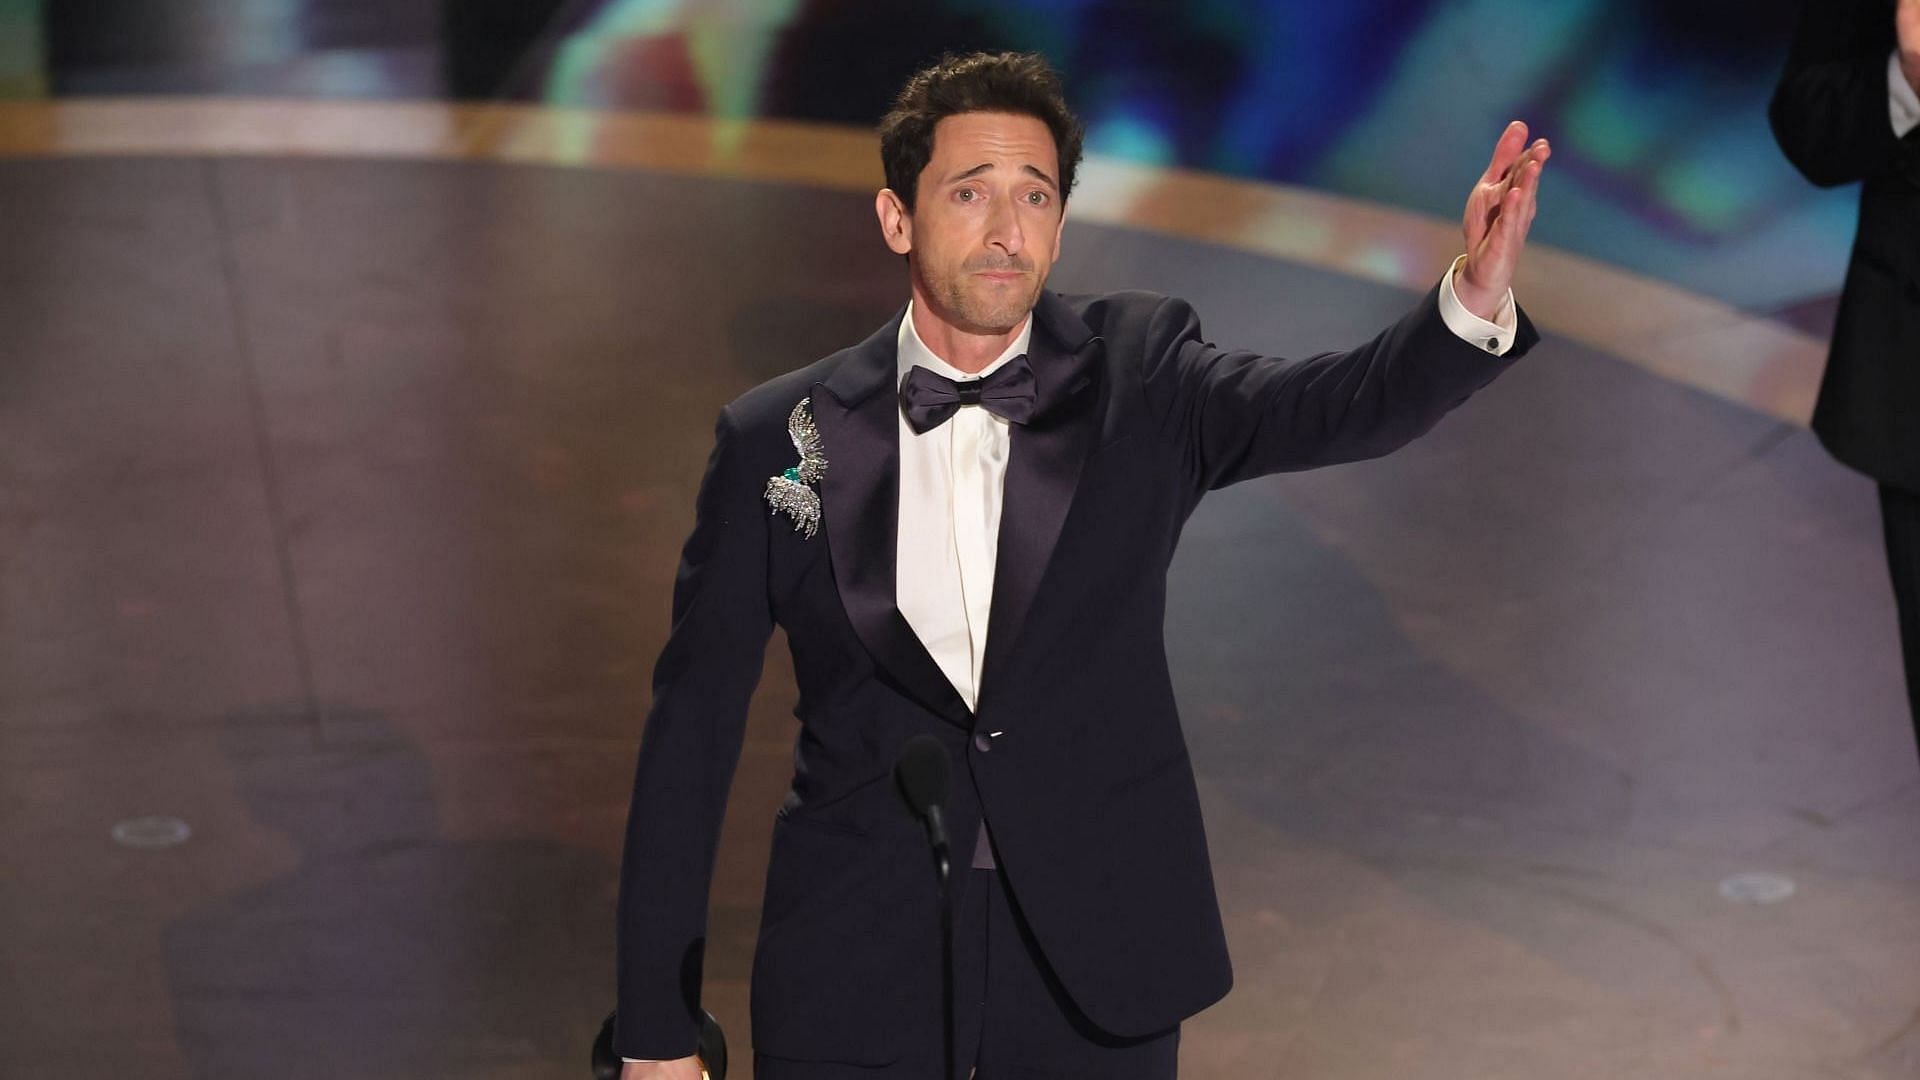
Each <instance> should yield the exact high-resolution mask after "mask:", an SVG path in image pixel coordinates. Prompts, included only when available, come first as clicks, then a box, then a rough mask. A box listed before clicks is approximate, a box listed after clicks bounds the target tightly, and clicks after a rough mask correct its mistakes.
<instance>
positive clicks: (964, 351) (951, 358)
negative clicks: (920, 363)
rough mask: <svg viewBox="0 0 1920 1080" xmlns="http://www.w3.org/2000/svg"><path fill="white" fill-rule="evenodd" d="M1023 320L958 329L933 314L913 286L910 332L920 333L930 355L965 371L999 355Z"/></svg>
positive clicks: (1022, 325)
mask: <svg viewBox="0 0 1920 1080" xmlns="http://www.w3.org/2000/svg"><path fill="white" fill-rule="evenodd" d="M1032 317H1033V316H1032V313H1028V315H1027V318H1029V319H1030V318H1032ZM1026 324H1027V320H1026V319H1021V320H1020V321H1019V322H1017V323H1014V324H1013V326H1012V327H1010V328H1008V329H1006V330H1003V331H993V332H989V333H984V334H982V333H975V332H973V331H970V330H965V329H962V328H961V327H958V326H955V325H953V324H952V323H950V322H948V321H946V320H945V319H943V318H941V317H940V316H939V315H937V314H935V313H934V310H933V305H932V304H929V303H928V302H927V298H926V296H925V294H923V293H922V292H921V291H920V288H919V285H918V284H916V285H915V286H914V290H913V332H914V333H916V334H918V335H920V342H921V344H923V345H925V346H926V347H927V348H928V349H930V350H932V351H933V355H935V356H937V357H939V358H940V359H942V360H945V361H946V362H947V363H949V364H952V365H953V366H954V367H955V368H957V369H959V370H960V371H964V372H966V373H967V374H969V375H972V374H975V373H976V372H979V371H980V370H982V369H983V368H985V367H986V366H987V365H988V364H991V363H993V362H994V361H995V360H998V359H1000V354H1001V353H1004V352H1006V351H1007V347H1008V346H1009V345H1012V344H1013V340H1014V339H1015V338H1017V337H1019V336H1020V329H1021V328H1022V327H1024V326H1025V325H1026Z"/></svg>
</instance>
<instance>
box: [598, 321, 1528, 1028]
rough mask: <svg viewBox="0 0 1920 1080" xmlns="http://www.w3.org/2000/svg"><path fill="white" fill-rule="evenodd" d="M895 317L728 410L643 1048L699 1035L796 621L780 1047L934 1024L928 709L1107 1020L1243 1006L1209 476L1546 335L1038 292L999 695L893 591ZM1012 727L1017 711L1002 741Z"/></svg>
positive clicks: (706, 522)
mask: <svg viewBox="0 0 1920 1080" xmlns="http://www.w3.org/2000/svg"><path fill="white" fill-rule="evenodd" d="M898 329H899V317H898V316H896V317H895V319H894V320H893V322H891V323H889V324H888V325H887V326H885V327H882V328H881V329H880V330H879V331H878V332H876V333H875V334H874V335H873V336H872V337H871V338H869V339H868V340H867V341H865V342H863V343H862V344H860V345H857V346H855V347H853V348H851V349H847V350H844V351H842V352H839V353H835V354H834V355H832V356H829V357H827V358H826V359H824V360H821V361H819V362H818V363H815V364H813V365H812V366H810V367H807V368H804V369H802V370H799V371H795V372H792V373H789V374H787V375H784V376H782V377H780V378H777V379H774V380H773V381H771V382H769V383H766V384H764V385H762V386H760V387H758V388H757V389H754V390H753V391H751V392H749V393H747V394H746V395H745V396H743V397H741V398H740V399H739V400H737V401H735V402H733V403H732V404H730V405H728V406H727V407H726V408H725V409H724V410H723V411H722V413H721V416H720V421H719V425H718V430H717V433H716V437H715V445H714V449H713V454H712V457H711V459H710V460H709V462H708V466H707V473H706V478H705V480H704V481H703V483H702V485H701V490H700V496H699V501H698V506H697V522H696V524H695V526H694V530H693V534H692V536H691V537H690V538H689V539H688V541H687V545H686V550H685V553H684V556H683V559H682V562H681V566H680V572H679V578H678V581H677V583H676V585H675V589H674V601H673V629H672V634H671V636H670V638H669V639H668V642H667V645H666V648H665V650H664V651H663V652H662V654H661V657H660V660H659V664H658V667H657V669H656V672H655V676H654V699H653V706H652V710H651V712H650V714H649V716H648V719H647V724H646V729H645V732H644V736H643V738H642V741H641V749H640V758H639V766H638V771H637V776H636V778H635V783H634V796H633V804H632V813H631V816H630V819H629V823H628V827H627V836H626V854H625V860H624V864H623V866H622V871H621V890H620V902H619V958H618V963H619V1032H618V1038H617V1042H616V1045H617V1048H618V1049H619V1051H620V1052H621V1053H622V1054H624V1055H626V1056H629V1057H640V1058H672V1057H679V1056H684V1055H687V1054H690V1053H692V1052H693V1049H694V1044H695V1039H696V1034H697V1030H696V1023H695V1017H697V1015H698V1012H697V1010H698V999H699V987H700V970H701V952H702V948H703V943H704V935H705V927H706V906H707V896H708V888H709V883H710V879H711V875H712V870H713V860H714V855H715V849H716V845H717V838H718V835H719V830H720V820H721V814H722V811H723V808H724V806H725V803H726V798H727V788H728V785H729V783H730V781H731V778H732V774H733V769H734V766H735V764H736V763H737V761H738V757H739V752H740V743H741V738H742V730H743V727H744V723H745V714H746V708H747V702H748V698H749V697H750V695H751V693H752V691H753V687H754V684H755V683H756V681H757V680H758V677H759V672H760V669H761V665H762V661H763V658H764V650H765V647H766V643H767V640H768V638H769V635H770V634H771V631H772V628H773V626H774V625H775V624H776V623H777V624H778V625H780V626H781V627H783V628H784V629H785V631H786V636H787V640H788V642H789V644H790V646H791V648H792V652H793V668H794V673H795V676H796V680H797V682H798V684H799V702H798V704H797V706H796V708H795V710H794V711H795V714H796V715H797V716H798V717H799V719H800V731H799V736H798V743H797V746H796V750H795V765H794V778H793V787H792V791H791V793H790V794H789V796H788V797H787V800H786V803H785V805H784V806H783V807H782V809H781V811H780V813H779V815H778V817H777V820H776V821H775V822H774V825H773V828H774V838H773V854H772V859H771V862H770V865H769V867H768V873H767V886H766V896H765V902H764V907H763V910H762V917H761V929H760V938H759V944H758V948H757V951H756V954H755V959H754V970H753V991H752V999H753V1006H752V1009H753V1042H754V1046H755V1048H756V1049H757V1050H759V1051H761V1052H764V1053H768V1054H773V1055H776V1056H780V1057H787V1058H795V1059H802V1060H822V1061H835V1062H846V1063H851V1064H869V1065H870V1064H880V1063H884V1062H887V1061H891V1060H893V1059H894V1058H896V1057H898V1056H899V1055H900V1054H901V1053H902V1052H903V1050H904V1049H905V1048H906V1047H908V1046H910V1045H913V1041H915V1040H929V1039H934V1040H937V1039H938V1038H939V1031H940V1027H939V1015H940V1013H939V1010H940V1007H941V995H940V988H939V972H940V947H939V937H938V933H939V930H938V925H939V917H938V909H937V908H936V906H935V904H936V899H935V882H934V873H933V870H932V866H931V860H930V858H929V856H928V854H927V849H926V839H925V836H924V834H923V832H922V831H921V828H920V826H919V825H918V823H917V822H916V821H915V820H914V819H913V818H911V817H910V815H909V814H908V812H907V810H906V809H905V807H904V805H903V804H902V800H901V797H900V795H899V794H898V793H897V791H896V790H895V785H894V783H893V781H892V769H893V765H894V762H895V760H896V759H897V757H898V755H899V753H900V750H901V748H902V746H903V745H904V744H905V743H906V741H907V740H908V739H909V738H911V737H913V736H914V735H918V734H922V733H929V734H932V735H935V736H937V737H938V738H939V739H940V740H941V742H943V743H945V744H946V747H947V750H948V753H949V754H950V755H951V756H952V758H953V760H954V763H955V783H954V791H953V799H952V804H951V807H950V810H949V817H948V821H949V828H950V830H951V834H952V837H953V848H954V851H955V852H956V853H957V854H958V856H959V857H960V858H961V860H962V861H964V859H965V857H966V853H968V852H971V851H972V850H973V844H974V839H975V833H976V831H977V829H978V828H979V826H980V821H981V819H982V817H983V816H984V817H985V818H986V820H987V821H989V822H990V823H991V826H992V831H993V837H994V842H995V851H996V853H997V855H998V859H999V863H1000V866H1001V868H1002V869H1003V871H1004V872H1005V873H1006V875H1007V877H1008V880H1009V882H1010V883H1011V887H1012V890H1013V892H1014V894H1015V897H1016V900H1017V902H1018V903H1019V905H1020V907H1021V910H1022V911H1023V913H1024V914H1025V916H1026V918H1027V920H1028V922H1029V923H1030V924H1031V926H1032V929H1033V933H1034V935H1035V937H1036V939H1037V941H1038V943H1039V945H1040V947H1041V950H1042V952H1043V954H1044V955H1045V957H1046V959H1047V961H1048V962H1049V964H1050V966H1051V967H1052V968H1053V969H1054V971H1055V973H1056V974H1057V975H1058V977H1059V980H1060V983H1061V984H1062V985H1063V986H1064V988H1065V989H1066V991H1067V992H1068V993H1069V994H1070V995H1071V997H1072V999H1073V1001H1074V1002H1075V1003H1076V1004H1077V1005H1078V1006H1079V1007H1080V1009H1081V1010H1082V1011H1083V1012H1084V1013H1085V1014H1086V1015H1087V1017H1088V1018H1090V1019H1091V1020H1092V1021H1094V1023H1096V1024H1097V1025H1098V1026H1100V1027H1101V1028H1103V1029H1105V1030H1107V1031H1109V1032H1111V1033H1113V1034H1116V1035H1122V1036H1130V1035H1139V1034H1145V1033H1149V1032H1155V1031H1161V1030H1164V1029H1167V1028H1170V1027H1172V1026H1173V1025H1175V1024H1177V1023H1179V1022H1180V1021H1181V1020H1182V1019H1184V1018H1185V1017H1188V1016H1191V1015H1192V1014H1194V1013H1196V1012H1198V1011H1199V1010H1201V1009H1203V1008H1205V1007H1206V1006H1207V1005H1209V1004H1211V1003H1213V1002H1214V1001H1217V1000H1218V999H1219V998H1220V997H1221V996H1222V995H1224V994H1225V993H1226V992H1227V989H1228V987H1229V985H1230V984H1231V982H1232V972H1231V969H1230V968H1229V965H1228V960H1227V950H1226V941H1225V937H1224V934H1223V932H1222V928H1221V922H1220V914H1219V910H1218V906H1217V903H1216V901H1215V897H1214V888H1213V878H1212V871H1211V868H1210V866H1209V864H1208V859H1207V843H1206V836H1205V834H1204V833H1203V831H1202V826H1201V819H1200V807H1199V800H1198V796H1197V793H1196V790H1195V786H1194V777H1193V772H1192V768H1191V766H1190V764H1189V762H1188V757H1187V749H1186V745H1185V741H1184V739H1183V737H1182V734H1181V729H1180V722H1179V718H1178V715H1177V714H1176V711H1175V706H1174V695H1173V687H1172V683H1171V680H1170V678H1169V676H1168V671H1167V661H1166V652H1165V647H1164V644H1163V640H1162V635H1163V624H1164V612H1165V607H1166V604H1165V599H1166V573H1167V567H1168V563H1169V562H1170V561H1171V559H1172V558H1173V552H1174V546H1175V544H1176V543H1177V542H1178V540H1179V538H1180V530H1181V528H1182V526H1183V524H1184V523H1185V522H1186V520H1187V517H1188V515H1189V514H1191V513H1192V511H1193V508H1194V506H1195V505H1196V504H1197V503H1198V502H1199V501H1200V497H1201V496H1202V495H1203V494H1205V493H1206V492H1207V491H1209V490H1212V489H1214V488H1218V487H1222V486H1224V485H1226V484H1230V483H1233V482H1235V481H1238V480H1245V479H1247V478H1249V477H1254V476H1260V475H1262V474H1266V473H1273V472H1277V471H1282V470H1290V469H1306V468H1312V467H1314V466H1318V465H1330V464H1333V463H1336V462H1343V461H1354V460H1358V459H1362V458H1370V457H1375V456H1378V455H1380V454H1385V453H1387V452H1389V451H1391V450H1393V449H1394V448H1396V447H1398V446H1401V445H1402V444H1404V443H1406V442H1407V441H1408V440H1410V439H1413V438H1414V437H1416V436H1418V435H1420V434H1422V433H1423V432H1425V431H1426V430H1427V429H1428V428H1430V427H1432V425H1433V424H1434V423H1435V422H1436V421H1437V420H1439V418H1440V417H1441V415H1442V414H1444V413H1445V412H1447V411H1448V410H1449V409H1451V408H1453V407H1454V406H1456V405H1458V404H1460V403H1461V402H1463V401H1465V400H1466V399H1467V397H1468V396H1469V395H1471V394H1472V393H1473V392H1474V391H1475V390H1478V389H1479V388H1480V387H1482V386H1484V385H1486V384H1487V383H1488V382H1489V381H1491V380H1492V379H1493V378H1494V377H1495V376H1496V375H1497V374H1499V373H1500V372H1501V371H1502V370H1504V369H1505V368H1506V367H1507V366H1508V365H1510V364H1511V363H1512V362H1513V361H1514V360H1516V359H1518V358H1519V357H1520V355H1521V354H1523V353H1524V352H1526V351H1527V349H1528V348H1529V347H1531V346H1532V344H1533V343H1534V342H1535V341H1536V340H1537V335H1536V334H1535V333H1534V331H1533V328H1532V326H1531V324H1530V323H1529V322H1528V321H1527V319H1526V317H1525V315H1524V314H1523V315H1521V316H1520V334H1519V338H1518V340H1517V341H1516V343H1515V346H1514V348H1513V349H1512V350H1510V351H1509V352H1508V354H1507V355H1506V356H1504V357H1495V356H1493V355H1491V354H1490V353H1488V352H1486V351H1485V350H1483V349H1481V348H1480V347H1478V346H1476V345H1475V344H1472V343H1469V342H1466V341H1463V340H1461V339H1460V338H1459V337H1457V336H1455V335H1454V334H1453V333H1452V332H1451V331H1450V330H1449V329H1448V328H1447V326H1446V324H1445V323H1444V322H1443V321H1442V319H1441V317H1440V313H1439V307H1438V297H1437V290H1436V291H1435V292H1431V293H1429V294H1428V295H1427V297H1426V298H1425V299H1424V300H1422V301H1421V302H1420V304H1419V305H1418V306H1417V307H1415V308H1414V310H1413V311H1412V312H1411V313H1409V314H1408V315H1406V316H1405V317H1404V318H1402V319H1400V320H1399V321H1398V322H1397V323H1395V324H1393V325H1392V326H1390V327H1389V328H1387V329H1386V330H1385V331H1384V332H1382V333H1381V334H1380V335H1379V336H1378V337H1376V338H1374V339H1373V340H1372V341H1370V342H1368V343H1367V344H1365V345H1363V346H1361V347H1360V348H1358V349H1355V350H1353V351H1351V352H1344V353H1329V354H1325V355H1321V356H1315V357H1311V358H1307V359H1300V360H1282V359H1272V358H1267V357H1261V356H1256V355H1254V354H1251V353H1246V352H1235V351H1228V350H1223V349H1219V348H1216V347H1214V346H1213V345H1211V344H1208V343H1207V342H1206V341H1205V339H1204V338H1203V337H1202V336H1201V332H1200V324H1199V321H1198V320H1197V319H1196V317H1195V316H1194V313H1193V310H1192V309H1191V308H1190V307H1189V306H1188V305H1187V304H1186V303H1184V302H1183V301H1180V300H1176V299H1170V298H1167V297H1162V296H1155V295H1151V294H1147V293H1116V294H1111V295H1104V296H1081V297H1063V296H1058V295H1055V294H1052V293H1044V294H1043V295H1042V296H1041V299H1040V302H1039V304H1038V305H1037V307H1036V308H1035V310H1034V332H1033V339H1032V344H1031V346H1030V348H1029V357H1030V359H1031V362H1032V365H1033V370H1034V374H1035V377H1036V380H1037V382H1038V388H1039V410H1040V411H1039V413H1038V414H1037V415H1036V416H1035V417H1034V419H1033V420H1032V421H1031V422H1030V423H1029V424H1027V425H1025V426H1016V427H1014V428H1013V430H1012V450H1011V457H1010V460H1009V463H1008V467H1007V474H1006V481H1005V496H1004V497H1005V504H1004V507H1005V509H1004V512H1003V514H1002V528H1001V533H1000V537H999V555H998V562H997V566H996V572H995V578H994V594H993V600H992V612H991V616H990V618H989V622H988V634H987V655H986V657H985V663H984V671H983V674H982V678H981V693H980V699H979V713H978V715H975V714H973V713H970V712H969V711H968V710H967V708H966V706H965V705H964V704H963V703H962V701H961V699H960V697H959V695H958V694H957V693H956V692H955V691H954V689H953V687H952V686H951V685H950V684H949V683H948V682H947V681H946V679H945V678H944V677H943V675H942V674H941V672H940V669H939V668H938V666H937V665H936V664H935V663H934V661H933V659H932V657H931V656H930V655H928V653H927V652H926V650H925V649H924V648H923V647H922V646H921V644H920V642H919V639H918V638H916V637H915V636H914V633H913V631H912V629H911V628H909V626H908V625H907V622H906V620H905V619H904V618H903V617H902V616H901V615H900V613H899V611H898V609H897V608H896V607H895V606H894V557H895V550H894V543H895V540H894V527H895V519H896V513H897V503H898V492H897V488H896V485H897V482H898V480H897V471H898V460H899V455H898V446H897V440H898V423H897V415H898V413H897V410H898V404H897V398H896V396H895V380H896V372H895V340H896V334H897V332H898ZM803 398H806V399H810V400H811V402H812V412H813V416H814V419H815V423H816V424H817V425H818V428H819V432H820V435H821V438H822V440H823V441H824V445H825V454H826V458H827V462H828V464H827V469H826V474H825V476H824V478H823V479H822V480H821V482H820V485H819V488H820V496H821V502H822V504H823V510H822V515H821V525H820V530H819V533H818V534H817V535H815V536H813V537H811V538H809V537H807V536H806V535H805V534H804V533H802V532H799V531H796V530H795V528H794V527H793V525H792V522H791V521H789V520H788V519H787V518H785V517H784V516H774V515H772V514H770V513H769V510H768V507H767V505H766V503H765V502H764V501H763V498H762V495H763V492H764V490H765V488H766V483H767V480H768V478H769V477H772V476H776V475H779V474H780V473H781V472H783V471H784V470H785V469H787V468H788V467H789V466H792V465H794V464H795V463H796V460H797V454H796V452H795V449H794V447H793V445H792V443H791V442H790V441H789V437H788V434H787V418H788V414H789V413H790V412H791V411H792V410H793V408H794V405H795V404H796V403H797V402H799V401H800V400H801V399H803ZM988 731H992V732H1002V733H1003V734H1001V735H999V736H998V737H996V738H994V739H992V740H986V739H981V740H978V745H976V740H975V739H974V737H973V736H974V734H975V733H976V732H988ZM982 746H984V747H986V748H987V749H984V750H983V749H982V748H981V747H982ZM970 877H971V875H968V874H966V873H956V874H955V885H956V888H965V887H968V884H969V879H970Z"/></svg>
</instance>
